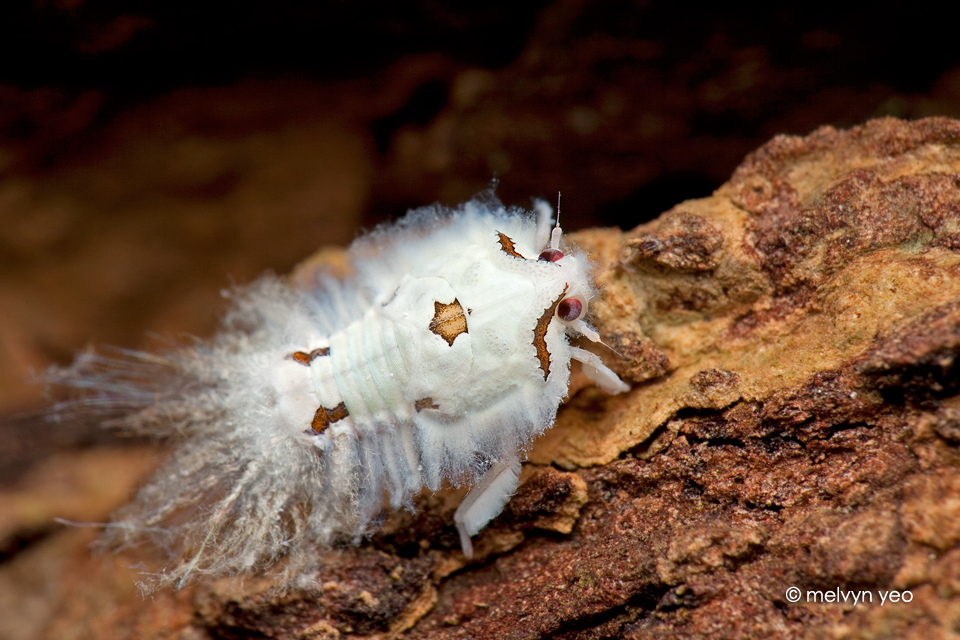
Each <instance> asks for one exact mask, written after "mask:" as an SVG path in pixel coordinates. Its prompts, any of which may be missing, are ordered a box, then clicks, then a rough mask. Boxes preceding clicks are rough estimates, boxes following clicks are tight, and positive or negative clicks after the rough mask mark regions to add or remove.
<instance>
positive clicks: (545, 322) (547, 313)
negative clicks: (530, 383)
mask: <svg viewBox="0 0 960 640" xmlns="http://www.w3.org/2000/svg"><path fill="white" fill-rule="evenodd" d="M566 293H567V287H564V288H563V291H561V292H560V295H559V296H557V299H556V300H554V301H553V304H551V305H550V306H549V307H547V308H546V309H544V310H543V315H542V316H540V319H539V320H537V326H535V327H534V328H533V348H534V349H536V350H537V360H539V361H540V369H541V370H543V379H544V381H546V379H547V378H548V377H550V352H549V351H547V341H546V339H545V337H546V335H547V327H549V326H550V321H551V320H553V316H555V315H556V313H557V305H558V304H560V301H561V300H563V296H565V295H566Z"/></svg>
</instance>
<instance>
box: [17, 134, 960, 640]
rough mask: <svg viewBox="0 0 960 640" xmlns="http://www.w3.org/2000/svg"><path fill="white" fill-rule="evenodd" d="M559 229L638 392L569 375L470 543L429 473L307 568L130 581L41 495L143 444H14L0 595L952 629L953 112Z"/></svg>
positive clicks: (339, 630)
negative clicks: (20, 471) (405, 506)
mask: <svg viewBox="0 0 960 640" xmlns="http://www.w3.org/2000/svg"><path fill="white" fill-rule="evenodd" d="M575 240H576V241H577V242H578V243H579V244H580V245H581V246H582V247H583V248H585V249H586V250H588V251H590V252H591V253H592V255H593V256H594V258H595V260H596V261H597V263H598V265H599V267H600V269H599V272H598V279H599V281H600V282H601V284H602V285H603V287H604V292H605V293H604V299H603V302H602V303H601V304H598V305H597V306H596V307H595V312H596V322H597V325H598V327H599V328H600V330H601V333H602V334H603V336H604V338H605V340H606V341H607V342H608V343H609V344H611V345H612V346H613V347H614V348H615V349H616V350H617V351H618V352H619V353H620V354H622V356H623V357H622V358H621V359H619V360H615V359H614V358H613V357H611V356H610V355H609V353H601V352H599V351H598V353H601V355H603V356H604V357H605V358H606V359H607V360H608V361H609V362H611V366H613V367H614V368H616V369H617V371H618V373H620V374H621V376H622V377H624V378H625V379H628V380H630V381H631V382H632V383H633V384H634V389H633V391H632V392H631V393H629V394H626V395H623V396H617V397H607V396H604V395H602V394H601V393H599V392H597V391H596V390H595V389H593V388H592V387H589V386H587V385H586V384H585V383H584V382H583V381H580V380H579V379H575V383H574V387H573V388H572V390H571V391H572V393H571V398H570V400H569V401H568V402H567V403H566V405H565V406H564V407H563V408H562V410H561V412H560V414H559V416H558V421H557V426H556V427H555V428H554V429H552V430H551V431H550V432H548V434H547V435H546V436H545V437H543V438H542V439H541V440H540V441H539V442H538V443H537V445H536V447H535V448H534V450H533V451H532V452H531V454H530V462H529V464H528V465H526V467H525V471H524V482H523V484H522V485H521V487H520V490H519V492H518V494H517V495H516V496H515V497H514V499H513V500H512V501H511V503H510V505H509V506H508V508H507V509H506V510H505V512H504V513H503V514H502V515H501V516H500V517H498V518H497V519H496V520H495V521H494V522H493V523H492V524H491V526H489V527H488V528H487V529H486V530H485V531H484V532H483V533H482V534H481V535H480V536H479V538H478V539H477V540H476V547H477V557H475V559H474V560H473V561H471V562H469V563H468V562H466V561H465V560H464V558H463V557H462V555H460V553H459V551H458V548H457V546H458V545H457V540H456V535H455V532H454V531H453V528H452V526H451V520H452V513H453V510H454V509H455V507H456V504H457V499H458V497H459V496H458V495H456V494H454V493H449V494H440V495H434V496H424V498H423V499H422V503H421V505H420V506H421V509H420V512H419V513H418V514H417V515H411V514H406V513H401V514H396V515H395V516H393V517H392V519H391V520H390V521H389V522H388V523H387V526H386V528H385V530H384V531H383V532H382V533H381V534H379V535H377V536H376V537H375V538H374V539H373V540H372V541H371V542H370V543H369V544H367V545H366V546H364V547H361V548H357V549H347V550H342V551H335V552H330V553H329V558H328V562H327V566H328V567H329V572H328V573H327V574H325V575H324V576H323V577H322V579H321V582H322V586H321V588H320V591H319V592H309V593H307V592H304V593H300V592H290V593H285V594H282V595H277V594H275V593H274V592H272V591H271V590H270V588H269V585H268V584H267V583H266V582H262V581H260V580H257V579H247V580H246V581H241V580H233V579H229V580H222V581H219V582H217V583H212V584H199V585H195V586H190V587H187V588H184V589H183V590H181V591H178V592H175V593H168V592H162V593H159V594H157V595H155V596H154V597H152V598H151V599H147V600H143V599H141V598H140V596H139V594H138V593H137V592H136V590H135V588H134V587H133V583H134V581H135V579H136V569H132V568H129V565H131V564H132V563H134V562H150V560H149V559H148V558H149V555H148V554H146V553H145V552H144V551H142V550H128V551H126V552H124V553H123V554H121V555H116V556H91V555H90V553H89V552H88V551H87V549H86V544H87V543H88V542H89V541H90V540H91V539H92V538H93V537H94V533H92V532H90V531H88V530H83V529H79V530H78V529H65V530H54V531H53V533H52V534H51V533H50V530H51V528H52V527H54V525H51V524H49V514H50V513H54V512H57V513H63V508H64V507H63V505H76V504H77V502H78V501H79V500H80V498H84V497H85V499H86V500H89V501H91V502H92V503H93V504H90V505H87V506H85V508H83V509H80V508H79V507H75V511H77V512H78V513H77V517H78V518H81V517H82V518H83V519H87V520H97V519H98V518H101V519H102V518H103V517H105V516H106V513H107V512H108V511H109V509H110V508H112V507H113V506H116V504H117V502H118V501H120V500H121V497H120V496H117V495H113V494H109V493H106V492H105V493H104V495H102V496H100V497H99V498H97V499H96V500H94V499H92V498H90V496H91V495H92V490H90V489H85V488H84V487H85V485H84V484H83V482H82V481H81V480H82V479H83V478H84V477H87V475H84V474H85V473H86V474H88V475H89V473H90V472H91V470H92V469H99V470H102V469H104V468H110V469H115V471H112V473H116V474H118V477H120V476H122V477H125V478H127V479H126V480H125V482H127V483H132V482H133V478H134V477H135V476H136V473H135V470H136V469H141V468H143V469H145V468H147V467H149V466H150V465H151V464H152V462H151V461H150V460H149V458H148V457H147V456H141V457H137V456H134V453H133V452H132V450H129V449H128V450H124V452H122V453H121V454H118V453H116V452H99V453H98V452H96V451H94V452H91V453H89V456H90V457H89V458H84V460H82V461H81V462H82V463H72V464H70V465H66V464H61V463H60V462H58V461H57V460H54V459H51V460H49V461H47V462H46V463H45V464H44V465H43V466H41V467H38V468H36V469H34V470H33V473H34V475H35V477H34V478H33V480H32V481H31V482H29V483H27V482H25V483H24V486H30V487H33V489H32V491H34V493H35V495H33V496H32V498H33V499H31V500H27V499H25V498H23V496H22V495H20V494H16V493H10V494H5V495H0V504H2V505H3V509H0V513H4V514H8V513H9V514H13V515H11V516H9V517H7V516H5V517H4V519H3V520H2V521H0V526H3V527H4V531H3V534H4V537H5V538H8V539H9V538H10V537H11V536H14V535H26V534H25V533H24V532H31V531H32V532H34V533H35V534H36V535H40V534H41V533H46V535H45V536H44V537H43V539H42V540H41V542H39V543H36V544H33V545H32V546H30V547H29V549H27V551H25V552H23V553H19V554H17V555H16V556H15V557H13V558H12V559H11V560H10V561H9V562H7V563H5V565H4V567H3V569H2V573H0V585H2V589H0V593H2V594H3V595H2V597H3V599H5V600H6V603H5V604H4V611H5V612H14V613H15V614H16V615H18V616H21V617H22V618H23V619H24V622H23V624H24V625H29V624H31V622H30V621H33V622H32V624H33V625H34V628H35V629H36V631H37V633H38V634H42V635H46V636H47V637H56V638H88V637H124V638H126V637H130V638H134V637H136V638H144V637H151V638H189V639H194V638H195V639H197V640H200V639H208V638H240V637H259V636H261V635H262V636H267V637H275V638H291V639H293V638H297V639H308V638H309V639H316V638H353V637H355V638H373V637H376V638H387V637H400V638H497V639H498V640H506V639H510V638H563V639H567V638H570V639H572V638H609V637H625V638H661V637H662V638H685V637H690V638H770V637H777V638H803V637H810V638H820V637H865V638H866V637H901V638H902V637H913V638H931V637H947V636H949V635H950V634H951V633H954V632H955V629H956V624H957V620H960V579H958V576H960V471H958V470H957V469H958V463H960V376H958V371H957V365H956V361H957V356H958V353H960V122H957V121H952V120H947V119H929V120H922V121H917V122H913V123H905V122H901V121H897V120H892V119H887V120H876V121H872V122H869V123H867V124H866V125H864V126H861V127H857V128H854V129H851V130H849V131H838V130H835V129H832V128H823V129H820V130H818V131H816V132H814V133H813V134H811V135H810V136H807V137H805V138H796V137H778V138H775V139H774V140H772V141H771V142H770V143H768V144H767V145H765V146H764V147H762V148H761V149H759V150H758V151H756V152H755V153H753V154H752V155H750V156H749V157H748V158H747V159H746V160H745V161H744V162H743V164H742V165H741V166H740V167H739V168H738V169H737V170H736V172H735V173H734V175H733V177H732V178H731V179H730V181H729V182H728V183H726V184H725V185H724V186H723V187H722V188H720V189H719V190H718V191H717V192H716V193H715V194H714V195H713V196H712V197H710V198H706V199H702V200H695V201H689V202H684V203H682V204H680V205H677V206H676V207H674V208H673V209H671V210H670V211H668V212H666V213H664V214H663V215H662V216H661V217H660V218H659V219H658V220H656V221H654V222H652V223H649V224H645V225H643V226H640V227H638V228H636V229H634V230H632V231H630V232H627V233H621V232H619V231H614V230H592V231H584V232H581V233H579V234H577V235H576V236H575ZM98 456H107V457H109V456H114V458H111V459H110V460H111V461H112V462H111V463H110V464H109V465H107V464H105V463H103V462H101V461H100V458H98ZM104 460H106V458H104ZM119 461H125V462H124V463H123V464H121V463H120V462H119ZM85 470H86V471H85ZM18 500H19V501H18ZM37 504H43V505H59V507H57V508H54V506H47V507H44V508H41V509H38V508H37V506H36V505H37ZM28 506H29V509H28ZM58 509H59V510H58ZM28 511H29V513H27V512H28ZM70 513H73V512H70ZM25 523H26V524H25ZM27 525H29V526H27ZM18 532H19V533H18ZM790 587H796V588H798V589H799V590H800V594H801V597H800V600H799V601H798V602H797V601H793V600H792V599H791V597H790V592H788V589H789V588H790ZM893 592H896V594H894V593H893ZM817 593H819V596H818V595H817ZM868 594H869V595H868ZM854 596H856V601H855V600H854ZM816 598H819V599H820V600H819V601H814V599H816ZM865 598H869V599H870V600H871V601H870V602H864V599H865ZM907 599H909V601H905V600H907ZM38 619H39V620H40V622H36V621H37V620H38Z"/></svg>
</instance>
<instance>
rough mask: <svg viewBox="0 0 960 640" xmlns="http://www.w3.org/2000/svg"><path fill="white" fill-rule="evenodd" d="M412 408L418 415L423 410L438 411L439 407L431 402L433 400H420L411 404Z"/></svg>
mask: <svg viewBox="0 0 960 640" xmlns="http://www.w3.org/2000/svg"><path fill="white" fill-rule="evenodd" d="M413 407H414V408H415V409H416V410H417V413H420V412H421V411H423V410H424V409H439V408H440V405H438V404H437V403H436V402H434V401H433V398H420V399H419V400H417V401H416V402H414V403H413Z"/></svg>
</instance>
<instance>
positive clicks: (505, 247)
mask: <svg viewBox="0 0 960 640" xmlns="http://www.w3.org/2000/svg"><path fill="white" fill-rule="evenodd" d="M497 235H498V236H499V237H500V249H501V251H503V252H504V253H505V254H507V255H508V256H513V257H514V258H520V259H521V260H526V258H525V257H523V256H522V255H520V254H519V253H518V252H517V250H516V248H515V247H514V245H513V240H511V239H510V236H508V235H506V234H504V233H500V232H499V231H497Z"/></svg>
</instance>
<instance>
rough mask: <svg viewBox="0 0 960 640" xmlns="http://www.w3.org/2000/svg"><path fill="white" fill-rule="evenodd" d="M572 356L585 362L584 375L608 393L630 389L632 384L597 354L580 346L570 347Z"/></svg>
mask: <svg viewBox="0 0 960 640" xmlns="http://www.w3.org/2000/svg"><path fill="white" fill-rule="evenodd" d="M570 357H571V358H573V359H574V360H578V361H579V362H581V363H583V373H584V375H586V376H587V377H588V378H590V380H591V382H593V383H594V384H596V385H597V386H598V387H600V388H601V389H603V390H604V391H606V392H607V393H611V394H616V393H624V392H625V391H629V390H630V386H629V385H628V384H627V383H625V382H624V381H623V380H621V379H620V378H619V377H617V374H615V373H614V372H613V371H611V370H610V369H609V368H608V367H607V365H605V364H603V360H601V359H600V356H598V355H597V354H595V353H591V352H590V351H587V350H586V349H581V348H579V347H570Z"/></svg>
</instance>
